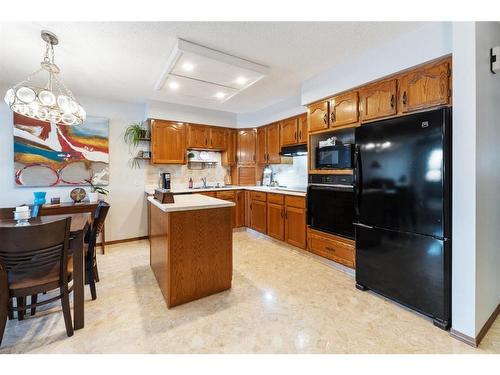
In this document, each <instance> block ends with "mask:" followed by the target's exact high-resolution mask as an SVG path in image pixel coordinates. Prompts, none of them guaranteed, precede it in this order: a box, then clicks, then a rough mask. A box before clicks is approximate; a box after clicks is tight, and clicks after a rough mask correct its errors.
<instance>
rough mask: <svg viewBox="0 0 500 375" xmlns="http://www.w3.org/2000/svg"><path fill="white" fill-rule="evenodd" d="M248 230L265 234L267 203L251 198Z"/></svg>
mask: <svg viewBox="0 0 500 375" xmlns="http://www.w3.org/2000/svg"><path fill="white" fill-rule="evenodd" d="M264 194H265V193H264ZM250 228H252V229H254V230H256V231H258V232H261V233H266V228H267V203H266V202H265V201H260V200H256V199H253V198H252V201H251V203H250Z"/></svg>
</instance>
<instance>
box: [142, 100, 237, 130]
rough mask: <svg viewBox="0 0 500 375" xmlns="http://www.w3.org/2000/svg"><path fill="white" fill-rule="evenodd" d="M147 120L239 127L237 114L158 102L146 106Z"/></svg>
mask: <svg viewBox="0 0 500 375" xmlns="http://www.w3.org/2000/svg"><path fill="white" fill-rule="evenodd" d="M145 118H157V119H164V120H175V121H185V122H193V123H196V124H206V125H215V126H217V125H218V126H227V127H232V128H235V127H236V125H237V124H236V113H232V112H223V111H215V110H210V109H205V108H198V107H192V106H189V105H182V104H173V103H165V102H156V101H150V102H148V103H147V104H146V110H145Z"/></svg>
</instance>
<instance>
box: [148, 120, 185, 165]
mask: <svg viewBox="0 0 500 375" xmlns="http://www.w3.org/2000/svg"><path fill="white" fill-rule="evenodd" d="M151 163H152V164H185V163H186V125H185V124H183V123H179V122H173V121H164V120H151Z"/></svg>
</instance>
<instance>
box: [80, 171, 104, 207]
mask: <svg viewBox="0 0 500 375" xmlns="http://www.w3.org/2000/svg"><path fill="white" fill-rule="evenodd" d="M85 182H87V183H88V184H89V185H90V193H89V201H90V202H97V201H98V200H99V194H102V195H108V193H109V190H107V189H104V188H103V187H102V186H97V185H95V184H94V176H93V175H92V176H91V177H90V178H87V179H85Z"/></svg>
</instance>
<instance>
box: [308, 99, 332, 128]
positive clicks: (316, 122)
mask: <svg viewBox="0 0 500 375" xmlns="http://www.w3.org/2000/svg"><path fill="white" fill-rule="evenodd" d="M329 124H330V120H329V118H328V100H325V101H323V102H319V103H313V104H311V105H310V106H309V131H310V132H315V131H319V130H324V129H328V126H329Z"/></svg>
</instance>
